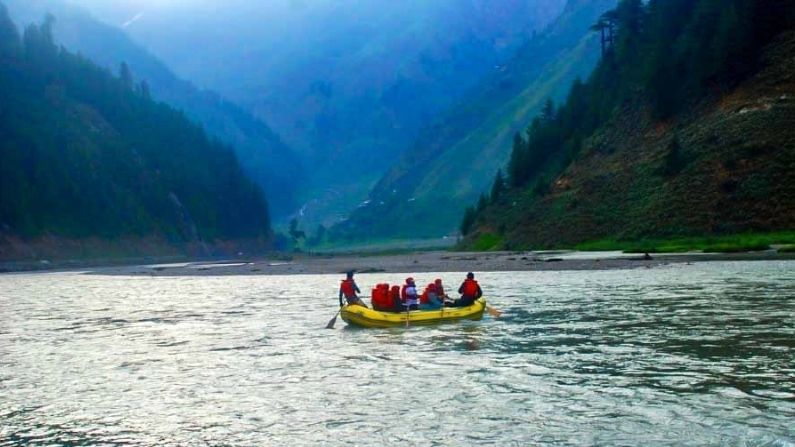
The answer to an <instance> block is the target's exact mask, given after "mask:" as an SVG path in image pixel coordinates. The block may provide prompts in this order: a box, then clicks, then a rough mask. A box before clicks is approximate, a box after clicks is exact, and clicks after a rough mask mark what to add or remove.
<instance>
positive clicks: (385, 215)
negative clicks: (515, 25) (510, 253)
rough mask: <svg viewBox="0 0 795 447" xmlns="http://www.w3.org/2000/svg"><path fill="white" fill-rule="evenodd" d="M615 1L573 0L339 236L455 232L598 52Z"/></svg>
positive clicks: (415, 151)
mask: <svg viewBox="0 0 795 447" xmlns="http://www.w3.org/2000/svg"><path fill="white" fill-rule="evenodd" d="M614 5H615V1H614V0H571V1H569V2H568V4H567V5H566V8H565V10H564V12H563V14H562V15H561V16H560V17H559V18H558V19H557V20H556V21H555V22H554V23H552V24H551V25H550V26H549V27H548V28H547V29H546V30H545V31H543V32H542V33H540V34H539V35H537V36H536V37H535V38H534V39H533V40H532V41H530V42H529V43H528V44H527V45H526V46H524V47H523V48H521V49H520V51H519V52H518V53H517V54H516V55H515V57H514V58H513V59H511V60H510V61H509V62H508V63H507V64H505V65H504V66H502V67H500V68H499V70H498V72H497V73H495V74H494V75H492V76H490V77H489V78H486V79H484V80H483V82H482V83H481V84H480V85H479V86H477V87H476V88H474V89H472V91H471V92H470V94H469V95H468V97H467V98H466V100H464V101H462V102H460V103H459V104H457V105H456V106H454V107H452V108H451V110H450V111H449V112H448V113H447V114H446V115H445V116H444V117H443V118H442V119H441V120H440V121H439V122H437V123H435V124H433V125H431V126H429V127H427V128H426V129H425V130H424V132H423V134H422V135H421V137H420V138H419V139H418V140H417V141H416V142H415V143H414V146H413V147H412V149H411V150H410V151H408V152H407V154H406V155H405V156H404V157H403V158H402V159H401V161H400V162H399V163H398V164H397V165H396V166H395V167H393V168H392V169H390V170H389V171H388V172H387V173H386V175H385V176H384V177H383V178H382V179H381V180H380V181H379V183H378V184H377V185H376V187H375V188H374V190H373V191H372V192H371V194H370V202H369V203H368V204H367V206H364V207H361V208H359V209H358V210H356V211H355V212H354V213H353V214H352V215H351V217H350V220H349V221H348V222H345V223H344V224H342V225H340V226H338V227H337V228H335V232H336V233H337V235H338V237H342V238H351V239H367V238H372V239H378V238H385V237H391V238H394V237H404V238H427V237H440V236H442V235H445V234H450V233H452V232H455V231H456V230H457V228H458V223H459V222H460V219H461V216H462V214H463V211H464V207H465V206H466V204H468V203H470V202H472V201H473V200H475V199H476V198H477V196H478V195H479V194H480V193H481V192H482V191H484V190H486V189H487V188H488V186H489V185H490V183H491V181H492V179H493V175H494V172H495V171H496V170H497V168H498V167H500V166H502V165H504V164H505V163H506V162H507V160H508V156H509V154H510V150H511V139H512V138H513V135H514V133H516V132H517V131H521V130H522V129H523V128H524V127H525V126H526V125H527V122H528V121H529V120H530V119H531V118H532V117H533V116H535V115H536V114H537V113H538V112H539V110H540V109H541V106H542V105H543V104H544V102H545V101H546V100H547V99H549V98H553V99H561V98H563V97H564V95H565V93H566V92H567V90H568V87H569V85H571V83H572V82H573V81H574V80H575V79H576V78H578V77H585V76H587V74H588V73H589V72H590V71H591V69H592V68H593V66H594V65H595V63H596V61H597V60H598V57H599V49H598V45H599V44H598V40H597V39H595V36H594V35H592V33H590V32H589V30H588V28H589V27H590V25H591V24H592V23H593V22H594V21H595V20H596V18H597V17H599V15H600V14H601V13H603V12H604V11H605V10H607V9H609V8H610V7H612V6H614Z"/></svg>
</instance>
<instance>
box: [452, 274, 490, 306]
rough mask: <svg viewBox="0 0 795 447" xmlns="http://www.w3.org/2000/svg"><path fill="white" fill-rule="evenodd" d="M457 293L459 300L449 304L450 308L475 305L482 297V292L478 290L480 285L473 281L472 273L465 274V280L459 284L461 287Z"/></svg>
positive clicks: (473, 275)
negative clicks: (459, 296)
mask: <svg viewBox="0 0 795 447" xmlns="http://www.w3.org/2000/svg"><path fill="white" fill-rule="evenodd" d="M458 293H460V294H461V298H460V299H457V300H455V302H454V303H452V304H450V307H466V306H471V305H473V304H474V303H475V300H477V299H478V298H480V297H482V296H483V290H481V289H480V285H479V284H478V282H477V281H475V274H474V273H472V272H469V273H467V279H465V280H464V282H463V283H461V287H459V288H458Z"/></svg>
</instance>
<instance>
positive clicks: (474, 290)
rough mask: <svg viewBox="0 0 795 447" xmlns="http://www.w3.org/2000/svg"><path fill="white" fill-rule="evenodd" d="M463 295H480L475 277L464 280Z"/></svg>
mask: <svg viewBox="0 0 795 447" xmlns="http://www.w3.org/2000/svg"><path fill="white" fill-rule="evenodd" d="M462 292H463V293H461V295H464V296H471V297H476V296H478V282H477V281H475V280H474V279H469V278H467V279H466V280H464V288H463V290H462Z"/></svg>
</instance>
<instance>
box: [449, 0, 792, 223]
mask: <svg viewBox="0 0 795 447" xmlns="http://www.w3.org/2000/svg"><path fill="white" fill-rule="evenodd" d="M794 26H795V0H776V1H760V0H649V1H648V2H644V1H642V0H621V1H620V2H619V3H618V5H617V7H616V8H615V9H613V10H610V11H608V12H606V13H605V14H604V15H603V16H602V17H601V18H600V19H599V21H598V22H597V23H596V24H594V26H593V27H592V29H593V30H594V31H596V32H597V33H599V37H600V43H601V51H602V58H601V60H600V62H599V64H598V65H597V67H596V68H595V70H594V71H593V73H592V74H591V76H590V77H589V78H588V80H587V81H585V82H583V81H581V80H577V81H575V82H574V84H573V85H572V87H571V89H570V91H569V94H568V97H567V99H566V100H565V101H564V102H563V103H562V104H560V105H555V104H554V103H553V102H552V101H548V102H547V103H546V104H545V106H544V107H543V110H542V111H541V113H540V114H539V116H537V117H536V118H535V119H533V121H532V122H531V123H530V125H529V126H528V127H527V129H526V131H525V132H524V134H519V133H517V134H516V135H515V137H514V141H513V150H512V152H511V157H510V160H509V161H508V164H507V167H506V172H505V173H504V174H503V172H502V171H500V172H498V173H497V176H496V177H495V181H494V186H493V187H492V190H491V194H489V195H486V194H484V195H482V196H481V198H480V200H479V202H478V204H477V205H476V206H474V207H469V208H467V210H466V211H465V214H464V219H463V221H462V224H461V231H462V233H463V234H467V233H469V232H470V231H471V229H472V228H473V226H474V224H475V223H476V221H477V219H478V216H479V215H480V214H481V213H482V212H483V211H484V210H485V209H486V208H487V207H488V205H489V204H491V203H496V202H498V201H499V200H500V198H501V197H502V195H503V193H504V192H505V191H506V190H508V189H509V188H528V187H530V188H532V190H533V191H534V192H535V193H537V194H544V193H546V191H547V189H548V186H549V183H550V181H551V178H552V177H553V175H554V174H555V173H558V172H560V171H561V170H562V169H563V168H565V167H566V166H567V165H568V164H569V162H570V161H571V160H572V159H573V158H574V157H575V156H576V155H577V154H578V153H579V151H580V150H581V148H582V145H583V141H585V139H586V138H588V137H589V136H591V135H592V134H593V133H594V132H595V131H596V130H597V129H598V128H599V127H600V126H602V125H603V124H605V123H606V122H607V121H608V120H609V119H610V117H611V116H612V115H613V114H614V113H616V111H617V110H618V109H619V107H620V106H621V105H622V104H626V103H628V102H629V101H631V100H641V101H644V102H645V103H646V104H648V106H649V108H650V110H651V113H652V116H653V117H654V118H655V119H658V120H661V121H664V120H666V119H669V118H671V117H673V116H675V115H676V114H677V113H679V112H680V111H682V110H683V109H684V108H686V107H687V106H689V105H692V104H695V103H696V102H698V101H700V100H703V99H704V98H705V97H708V96H710V95H720V94H722V93H724V92H726V91H728V90H730V89H731V88H732V87H734V86H735V85H737V83H738V82H740V81H742V80H743V79H746V78H747V77H748V76H749V75H750V74H752V73H754V71H755V70H756V69H757V67H758V64H759V60H758V59H759V53H760V50H761V48H762V47H763V46H765V45H767V44H768V43H769V42H770V41H771V40H772V39H773V38H774V37H775V36H776V35H778V34H779V33H781V32H782V31H784V30H787V29H792V28H793V27H794ZM675 155H676V154H674V155H672V156H671V157H672V158H673V157H675Z"/></svg>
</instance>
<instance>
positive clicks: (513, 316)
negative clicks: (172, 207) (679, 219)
mask: <svg viewBox="0 0 795 447" xmlns="http://www.w3.org/2000/svg"><path fill="white" fill-rule="evenodd" d="M404 276H405V275H359V276H358V277H357V278H358V282H359V284H360V285H362V286H365V287H367V288H369V287H370V286H371V285H372V284H373V283H375V282H382V281H384V280H388V281H390V282H397V281H400V280H402V279H403V277H404ZM418 276H419V279H420V280H421V281H423V282H429V281H431V280H433V279H434V278H435V277H441V278H444V279H445V281H446V282H447V284H448V287H450V286H455V287H457V283H458V281H459V280H460V279H461V276H462V275H460V274H450V273H444V274H438V275H433V274H422V275H418ZM479 279H480V282H481V284H482V285H483V287H484V290H485V292H486V294H487V296H488V298H489V299H490V301H491V302H492V303H493V304H494V305H495V306H496V307H498V308H499V309H501V310H502V311H503V312H504V316H503V317H502V318H501V319H499V320H495V319H491V318H488V317H487V318H485V319H484V320H483V321H480V322H465V323H459V324H450V325H443V326H438V327H417V328H408V329H404V328H401V329H395V330H357V329H352V328H348V327H346V326H345V324H344V322H342V321H341V320H340V321H338V322H337V328H336V329H335V330H331V331H330V330H326V329H324V326H325V325H326V323H327V322H328V320H329V319H330V318H331V317H332V316H333V315H334V313H335V312H336V310H337V306H336V297H335V294H336V287H337V285H338V284H339V278H338V277H337V276H290V277H285V276H283V277H267V276H262V277H175V278H160V277H158V278H146V277H110V276H96V275H81V274H71V273H70V274H64V273H53V274H23V275H3V276H0V445H16V444H20V445H21V444H25V445H27V444H53V443H54V444H71V445H84V444H121V445H153V444H158V445H162V444H176V445H187V444H190V445H195V444H200V445H221V444H224V445H268V444H273V445H324V444H325V445H380V444H387V445H475V444H478V445H501V446H502V445H521V446H524V445H666V444H669V445H705V444H709V445H752V446H753V445H759V446H763V445H764V446H792V445H795V350H794V349H793V348H795V316H794V315H795V262H733V263H729V262H725V263H724V262H715V263H702V264H696V265H673V266H667V267H663V268H657V269H638V270H625V271H597V272H524V273H488V274H482V275H479ZM363 288H364V287H363Z"/></svg>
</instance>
